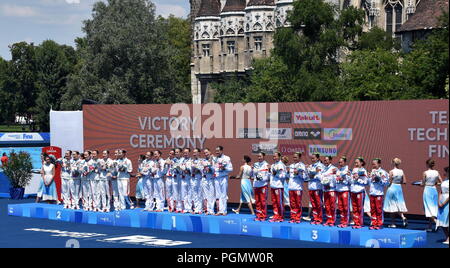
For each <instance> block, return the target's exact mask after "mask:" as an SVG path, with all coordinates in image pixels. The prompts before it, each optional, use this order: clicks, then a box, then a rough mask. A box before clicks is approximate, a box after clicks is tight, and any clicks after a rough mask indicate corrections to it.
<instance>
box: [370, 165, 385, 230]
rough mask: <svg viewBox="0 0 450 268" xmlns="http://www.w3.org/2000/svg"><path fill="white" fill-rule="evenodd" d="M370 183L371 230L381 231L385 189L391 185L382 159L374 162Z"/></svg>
mask: <svg viewBox="0 0 450 268" xmlns="http://www.w3.org/2000/svg"><path fill="white" fill-rule="evenodd" d="M369 183H370V192H369V195H370V207H371V211H370V215H372V225H371V227H370V229H371V230H380V229H381V228H382V227H383V201H384V189H385V188H386V186H388V185H389V174H388V173H387V171H386V170H384V169H382V168H381V159H380V158H375V159H374V160H373V161H372V171H371V172H370V175H369Z"/></svg>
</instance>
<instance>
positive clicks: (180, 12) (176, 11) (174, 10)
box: [156, 3, 187, 17]
mask: <svg viewBox="0 0 450 268" xmlns="http://www.w3.org/2000/svg"><path fill="white" fill-rule="evenodd" d="M156 13H157V14H158V15H161V16H163V17H167V16H169V15H175V16H176V17H186V16H187V11H186V9H185V8H184V7H182V6H180V5H164V4H158V3H156Z"/></svg>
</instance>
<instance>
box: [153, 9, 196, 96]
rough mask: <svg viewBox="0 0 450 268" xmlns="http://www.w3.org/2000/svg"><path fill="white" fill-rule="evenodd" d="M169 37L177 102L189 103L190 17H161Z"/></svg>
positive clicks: (170, 61) (170, 60) (170, 59)
mask: <svg viewBox="0 0 450 268" xmlns="http://www.w3.org/2000/svg"><path fill="white" fill-rule="evenodd" d="M160 20H161V23H162V24H163V27H165V30H164V32H165V33H166V34H167V38H168V42H169V44H168V49H169V51H170V52H169V64H170V70H171V72H172V73H173V76H172V77H173V79H174V83H175V84H174V86H175V90H174V94H175V101H176V102H185V103H189V102H191V101H192V95H191V50H192V49H191V34H192V33H191V24H190V20H189V19H183V18H177V17H174V16H172V15H171V16H169V17H168V18H167V19H165V18H162V17H160Z"/></svg>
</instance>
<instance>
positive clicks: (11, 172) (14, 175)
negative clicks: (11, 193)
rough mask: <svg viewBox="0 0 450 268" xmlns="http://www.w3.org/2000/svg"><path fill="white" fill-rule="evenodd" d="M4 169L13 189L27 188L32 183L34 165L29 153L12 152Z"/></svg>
mask: <svg viewBox="0 0 450 268" xmlns="http://www.w3.org/2000/svg"><path fill="white" fill-rule="evenodd" d="M2 168H3V172H4V173H5V175H6V176H7V177H8V179H9V181H10V183H11V186H12V187H13V188H25V187H26V186H27V185H28V184H29V183H30V181H31V178H32V173H31V170H32V169H33V165H32V162H31V156H30V154H28V153H27V152H18V153H15V152H11V153H10V155H9V157H8V163H7V164H6V165H3V166H2Z"/></svg>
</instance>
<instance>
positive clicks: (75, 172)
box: [71, 162, 81, 178]
mask: <svg viewBox="0 0 450 268" xmlns="http://www.w3.org/2000/svg"><path fill="white" fill-rule="evenodd" d="M78 165H79V162H76V163H75V165H74V168H71V171H72V172H71V173H72V178H78V177H80V175H81V174H80V171H79V170H78V169H79V166H78Z"/></svg>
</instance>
